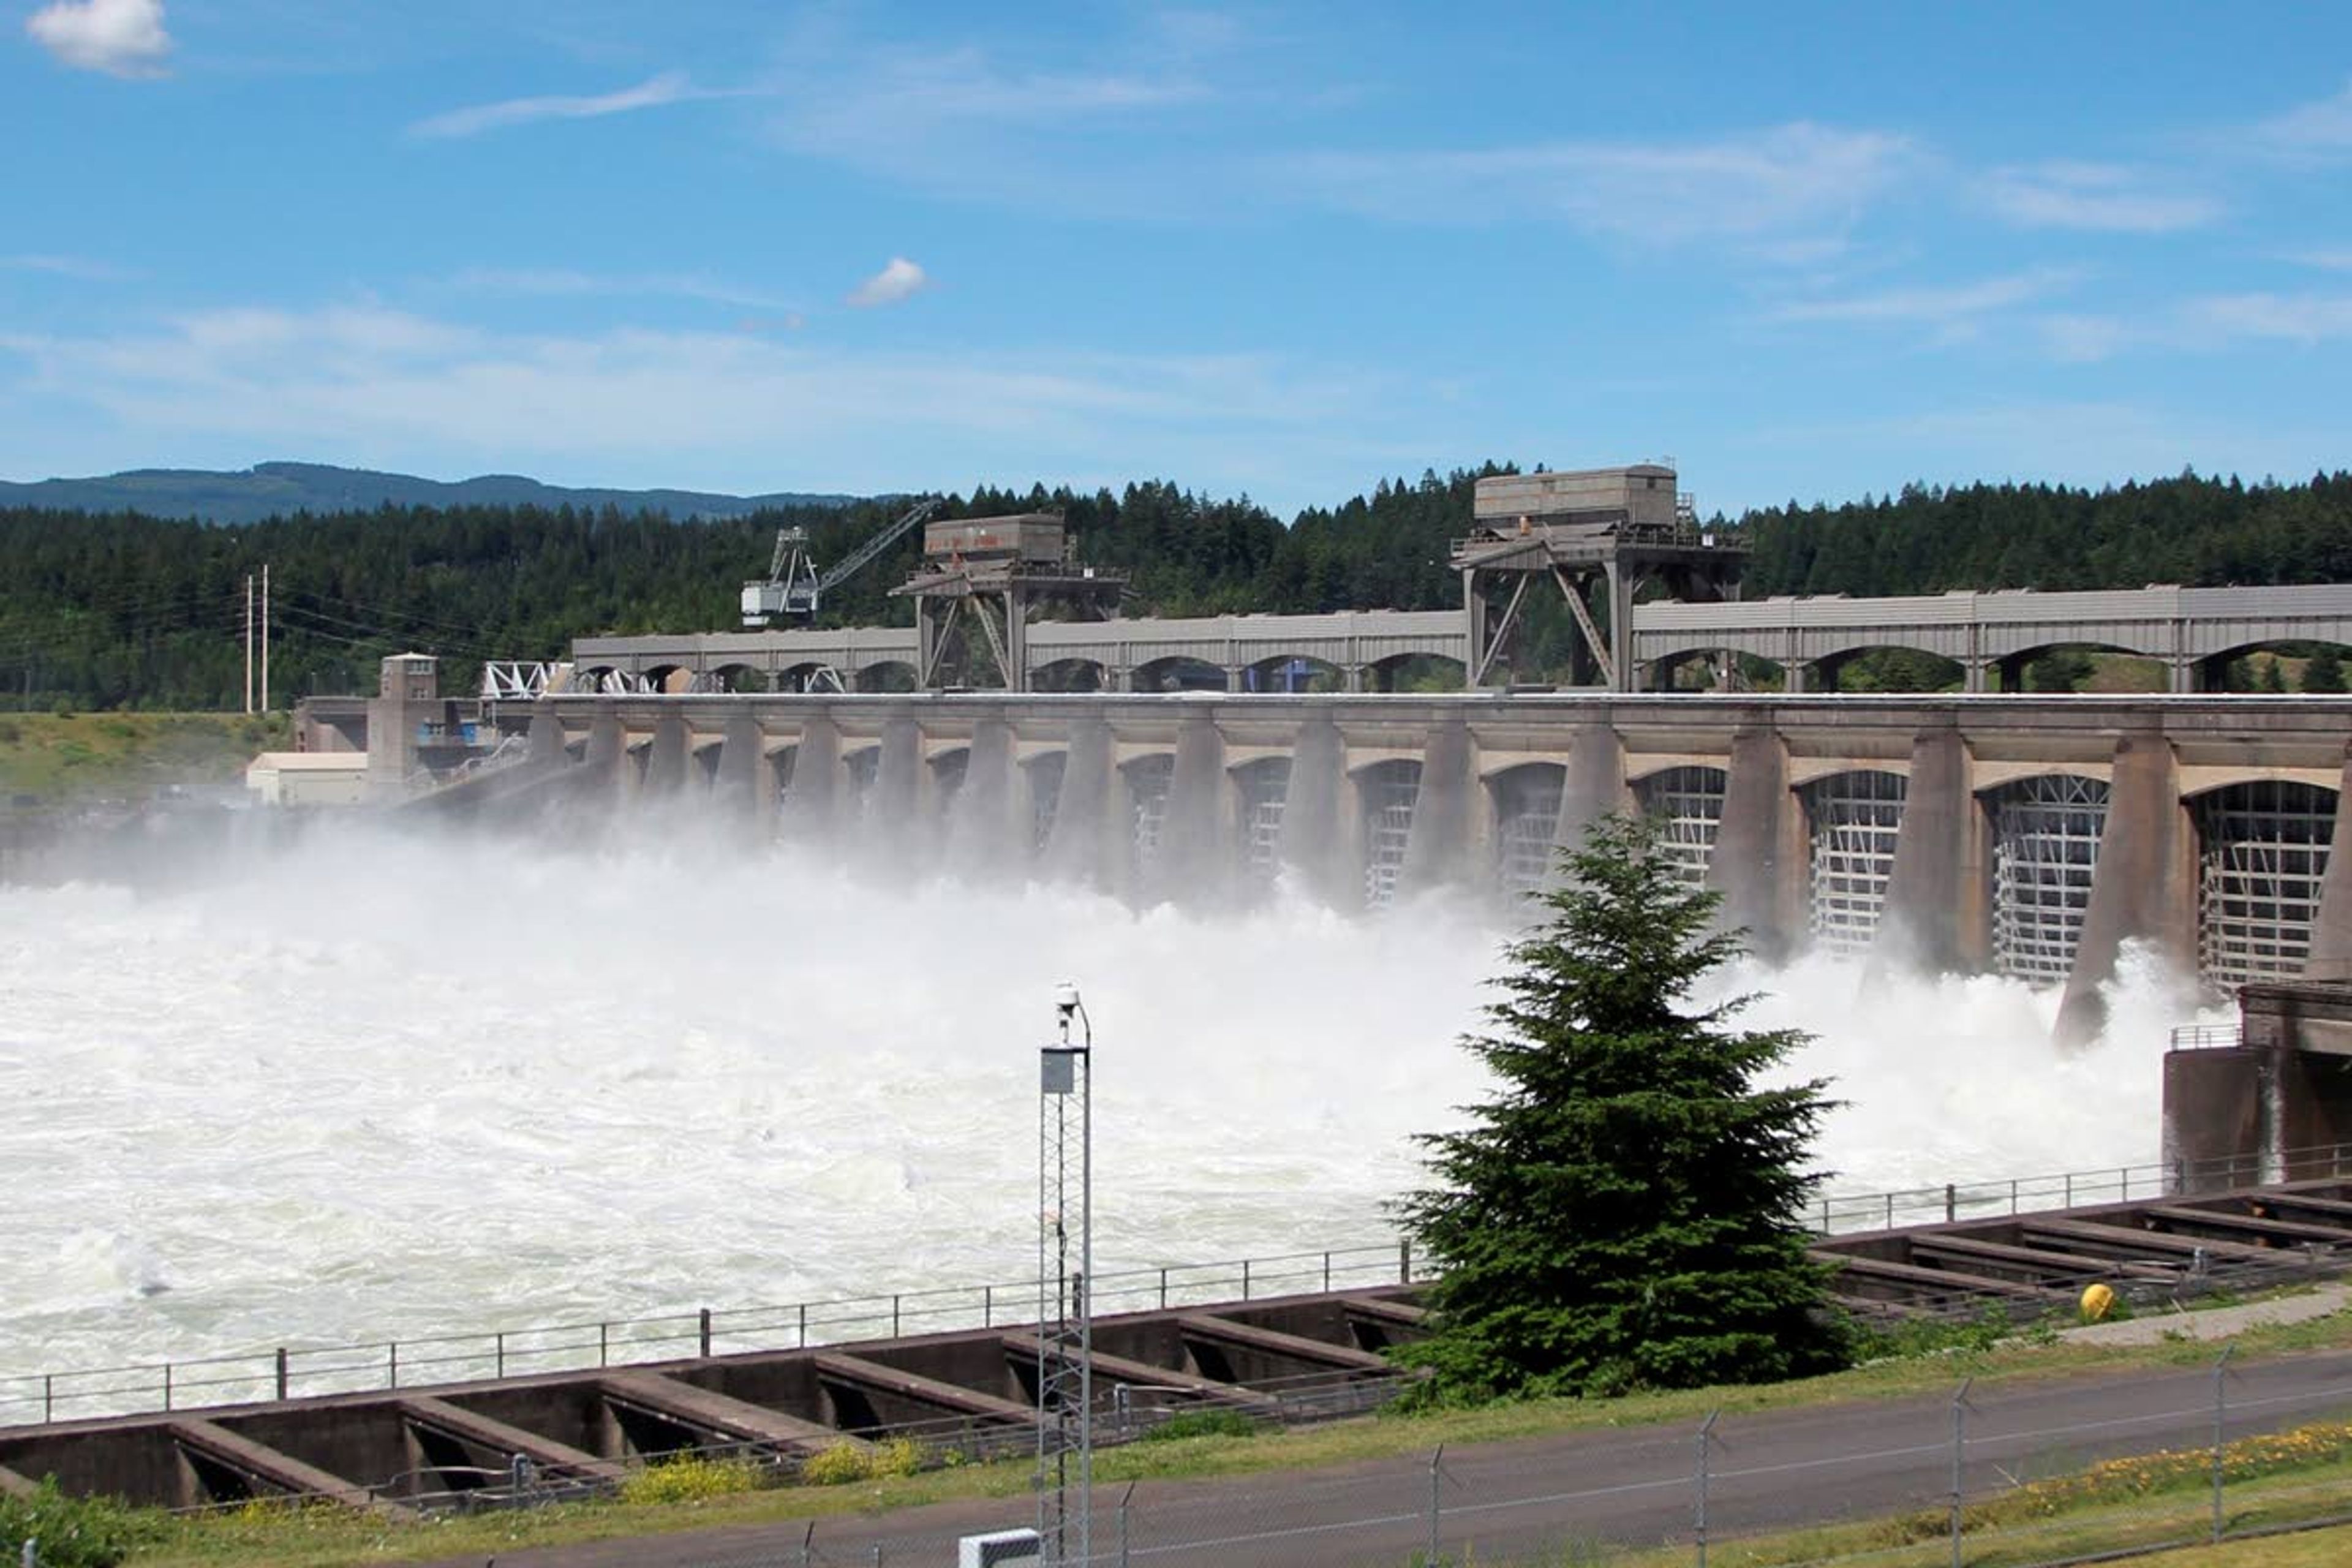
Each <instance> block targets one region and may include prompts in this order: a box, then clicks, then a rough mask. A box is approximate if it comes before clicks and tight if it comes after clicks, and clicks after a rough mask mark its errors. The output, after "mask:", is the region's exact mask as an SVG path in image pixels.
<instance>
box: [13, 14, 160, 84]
mask: <svg viewBox="0 0 2352 1568" xmlns="http://www.w3.org/2000/svg"><path fill="white" fill-rule="evenodd" d="M25 31H26V33H28V34H30V35H31V36H32V38H33V41H34V42H35V43H37V44H39V45H40V46H41V47H43V48H45V49H47V50H48V51H49V53H51V54H52V55H55V56H56V57H57V58H58V59H60V60H63V61H64V62H65V63H66V64H68V65H69V66H72V67H75V68H77V69H80V70H94V71H104V72H105V73H106V74H107V75H109V76H120V77H154V76H162V75H163V66H164V62H165V61H166V60H168V59H170V58H172V35H171V34H170V33H169V32H168V31H166V30H165V28H164V26H163V0H56V3H55V4H54V5H44V6H42V7H41V8H40V9H39V10H37V11H36V12H34V13H33V14H32V15H31V16H27V17H26V19H25Z"/></svg>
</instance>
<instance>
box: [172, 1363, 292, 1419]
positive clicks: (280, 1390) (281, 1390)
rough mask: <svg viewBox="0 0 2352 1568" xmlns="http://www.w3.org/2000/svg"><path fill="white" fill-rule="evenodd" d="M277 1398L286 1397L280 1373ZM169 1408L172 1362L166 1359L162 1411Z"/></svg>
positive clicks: (284, 1380) (284, 1381) (284, 1383)
mask: <svg viewBox="0 0 2352 1568" xmlns="http://www.w3.org/2000/svg"><path fill="white" fill-rule="evenodd" d="M285 1353H286V1352H283V1351H280V1352H278V1354H280V1355H283V1354H285ZM285 1397H286V1379H285V1378H284V1377H283V1376H282V1375H281V1376H280V1377H279V1378H278V1398H280V1399H283V1398H285ZM171 1409H172V1363H170V1362H168V1361H167V1362H165V1363H163V1410H164V1413H165V1414H166V1415H169V1414H170V1413H171Z"/></svg>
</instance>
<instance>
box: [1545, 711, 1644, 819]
mask: <svg viewBox="0 0 2352 1568" xmlns="http://www.w3.org/2000/svg"><path fill="white" fill-rule="evenodd" d="M1633 804H1634V803H1633V790H1632V789H1631V788H1630V787H1628V786H1627V784H1626V783H1625V738H1624V737H1623V736H1622V735H1620V734H1619V733H1618V732H1617V728H1616V726H1615V725H1613V724H1608V723H1580V724H1578V725H1577V726H1575V728H1574V729H1572V730H1571V731H1570V732H1569V742H1568V767H1567V771H1566V772H1565V773H1563V774H1562V776H1561V778H1560V788H1559V821H1558V822H1556V823H1555V824H1553V826H1552V833H1551V841H1552V844H1553V847H1556V848H1568V849H1580V848H1582V847H1583V846H1584V834H1585V830H1586V829H1587V828H1589V827H1591V826H1592V825H1593V824H1594V823H1596V822H1598V821H1600V820H1601V818H1602V817H1604V816H1608V815H1609V814H1610V813H1612V812H1626V811H1631V810H1633Z"/></svg>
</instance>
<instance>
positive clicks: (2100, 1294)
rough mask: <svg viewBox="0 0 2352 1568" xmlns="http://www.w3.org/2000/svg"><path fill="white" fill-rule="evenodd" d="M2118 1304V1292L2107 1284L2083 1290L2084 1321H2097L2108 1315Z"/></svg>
mask: <svg viewBox="0 0 2352 1568" xmlns="http://www.w3.org/2000/svg"><path fill="white" fill-rule="evenodd" d="M2115 1304H2116V1293H2115V1292H2114V1291H2113V1290H2110V1289H2107V1288H2106V1287H2105V1285H2094V1286H2092V1287H2091V1288H2090V1289H2087V1290H2085V1291H2084V1292H2083V1321H2084V1322H2086V1323H2095V1322H2097V1321H2099V1320H2100V1319H2101V1318H2104V1317H2105V1316H2106V1315H2107V1309H2108V1308H2110V1307H2112V1306H2114V1305H2115Z"/></svg>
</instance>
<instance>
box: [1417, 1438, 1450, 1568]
mask: <svg viewBox="0 0 2352 1568" xmlns="http://www.w3.org/2000/svg"><path fill="white" fill-rule="evenodd" d="M1444 1461H1445V1445H1444V1444H1443V1443H1440V1444H1439V1445H1438V1446H1437V1452H1435V1453H1434V1454H1432V1455H1431V1456H1430V1457H1429V1555H1428V1556H1427V1557H1425V1558H1423V1560H1422V1561H1423V1562H1424V1563H1428V1564H1429V1568H1437V1511H1438V1507H1439V1503H1438V1497H1437V1484H1438V1478H1439V1477H1440V1476H1441V1475H1443V1474H1444V1471H1443V1470H1442V1469H1441V1468H1439V1467H1441V1466H1442V1465H1443V1464H1444Z"/></svg>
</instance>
